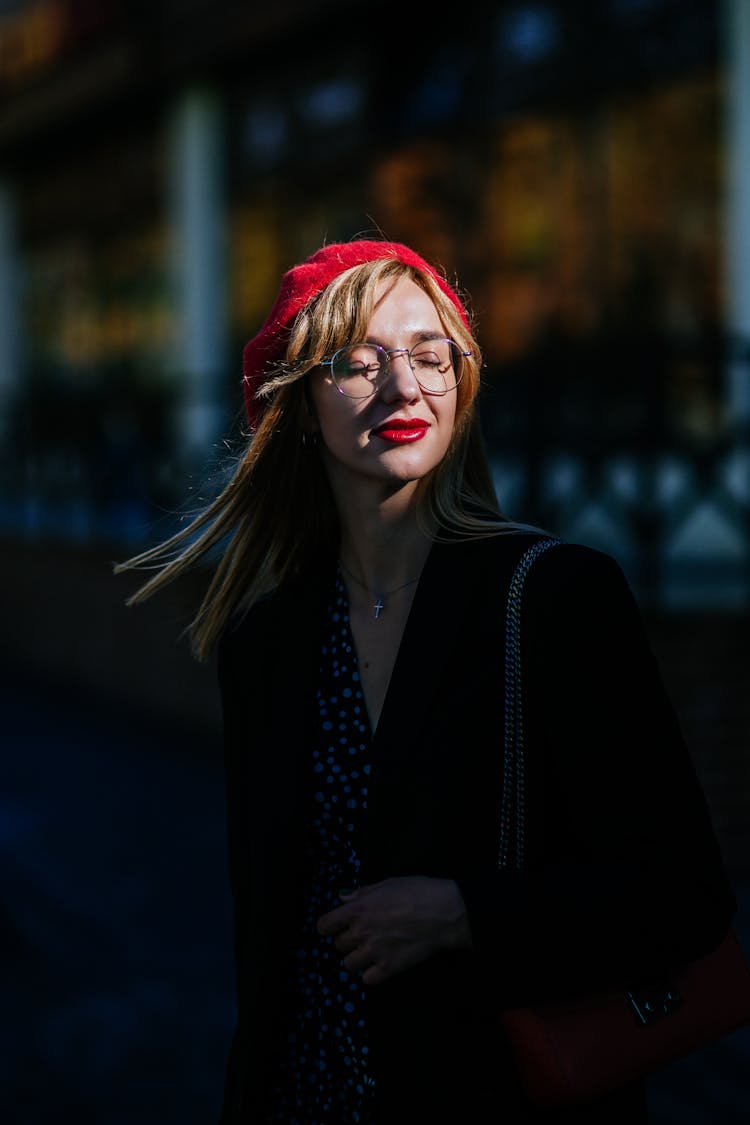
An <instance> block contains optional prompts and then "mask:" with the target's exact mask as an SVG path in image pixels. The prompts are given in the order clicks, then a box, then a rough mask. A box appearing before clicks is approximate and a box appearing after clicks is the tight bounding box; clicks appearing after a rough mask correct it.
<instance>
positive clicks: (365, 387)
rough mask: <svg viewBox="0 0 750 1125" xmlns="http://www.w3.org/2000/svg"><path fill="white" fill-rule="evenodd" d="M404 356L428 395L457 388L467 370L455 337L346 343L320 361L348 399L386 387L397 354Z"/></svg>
mask: <svg viewBox="0 0 750 1125" xmlns="http://www.w3.org/2000/svg"><path fill="white" fill-rule="evenodd" d="M397 355H402V356H404V357H405V359H406V361H407V363H408V364H409V366H410V368H411V369H412V371H413V372H414V376H415V378H416V380H417V382H418V383H419V386H420V387H421V388H422V390H423V391H424V393H425V394H428V395H444V394H447V393H448V391H453V390H455V389H456V387H457V386H458V384H459V383H460V382H461V379H462V377H463V373H464V359H465V358H467V357H468V356H470V355H471V352H462V351H461V349H460V348H459V346H458V344H456V343H455V341H454V340H442V339H435V340H421V341H420V342H419V343H418V344H415V345H414V347H413V348H381V347H380V345H379V344H347V345H346V346H345V347H343V348H339V350H338V351H337V352H334V353H333V355H332V356H329V357H326V358H325V359H322V360H321V361H320V365H321V367H323V366H330V368H331V378H332V379H333V382H334V385H335V387H336V390H337V391H339V393H340V394H342V395H346V397H347V398H370V396H371V395H374V394H376V393H377V391H379V390H380V388H381V387H382V386H383V383H384V382H385V380H386V378H387V377H388V369H389V367H390V364H391V360H392V359H393V357H394V356H397Z"/></svg>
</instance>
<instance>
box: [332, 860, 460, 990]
mask: <svg viewBox="0 0 750 1125" xmlns="http://www.w3.org/2000/svg"><path fill="white" fill-rule="evenodd" d="M341 898H342V900H343V903H344V905H343V906H337V907H336V908H335V909H334V910H330V911H328V913H327V914H323V915H322V917H321V918H319V919H318V933H319V934H321V935H323V936H328V935H330V936H332V937H333V939H334V945H335V946H336V948H337V949H338V950H339V951H340V952H341V953H343V954H344V958H343V965H344V968H345V969H347V970H348V971H349V972H352V973H355V972H359V973H362V980H363V982H364V983H365V984H379V983H380V982H381V981H384V980H387V979H388V978H389V977H392V976H395V974H396V973H400V972H403V970H404V969H408V968H410V967H411V966H412V965H416V964H419V962H420V961H425V960H426V959H427V958H428V957H431V956H432V955H433V954H434V953H437V952H438V951H440V950H443V949H471V932H470V929H469V922H468V918H467V917H466V908H465V906H464V900H463V898H462V897H461V892H460V890H459V889H458V885H457V884H456V883H455V882H454V881H453V879H434V878H431V877H429V876H426V875H406V876H399V877H396V878H392V879H384V880H383V881H382V882H381V883H371V884H369V886H365V887H359V888H358V889H357V890H355V891H350V892H344V891H342V892H341Z"/></svg>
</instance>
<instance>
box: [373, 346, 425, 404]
mask: <svg viewBox="0 0 750 1125" xmlns="http://www.w3.org/2000/svg"><path fill="white" fill-rule="evenodd" d="M381 395H382V396H383V397H384V398H385V399H386V401H388V402H390V401H393V400H394V399H396V400H397V399H399V398H403V399H407V400H411V399H415V398H418V397H419V383H418V382H417V378H416V375H415V374H414V369H413V368H412V365H411V356H410V355H409V349H408V348H390V349H389V351H388V369H387V370H386V373H385V378H384V380H383V384H382V387H381Z"/></svg>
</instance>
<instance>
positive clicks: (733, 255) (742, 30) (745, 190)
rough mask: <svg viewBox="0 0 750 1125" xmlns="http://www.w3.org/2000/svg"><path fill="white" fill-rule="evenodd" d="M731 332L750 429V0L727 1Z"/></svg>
mask: <svg viewBox="0 0 750 1125" xmlns="http://www.w3.org/2000/svg"><path fill="white" fill-rule="evenodd" d="M722 18H723V60H724V71H725V83H726V116H725V122H724V145H725V152H726V165H725V174H726V198H725V228H724V252H725V262H726V292H727V309H726V321H727V323H726V328H727V333H728V336H729V340H730V354H729V361H728V369H727V382H726V407H727V413H728V417H729V422H730V425H731V426H732V427H733V428H736V429H738V430H739V431H740V432H744V435H745V438H746V439H747V436H748V431H749V430H750V0H724V5H723V10H722Z"/></svg>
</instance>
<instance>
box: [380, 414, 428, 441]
mask: <svg viewBox="0 0 750 1125" xmlns="http://www.w3.org/2000/svg"><path fill="white" fill-rule="evenodd" d="M429 428H430V423H429V422H425V420H424V419H423V418H391V419H389V421H387V422H383V424H382V425H380V426H376V427H375V429H374V430H373V433H374V434H375V435H376V437H379V438H382V439H383V441H390V442H393V443H394V444H395V445H406V444H407V443H408V442H411V441H419V440H420V439H421V438H423V437H424V435H425V434H426V433H427V431H428V430H429Z"/></svg>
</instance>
